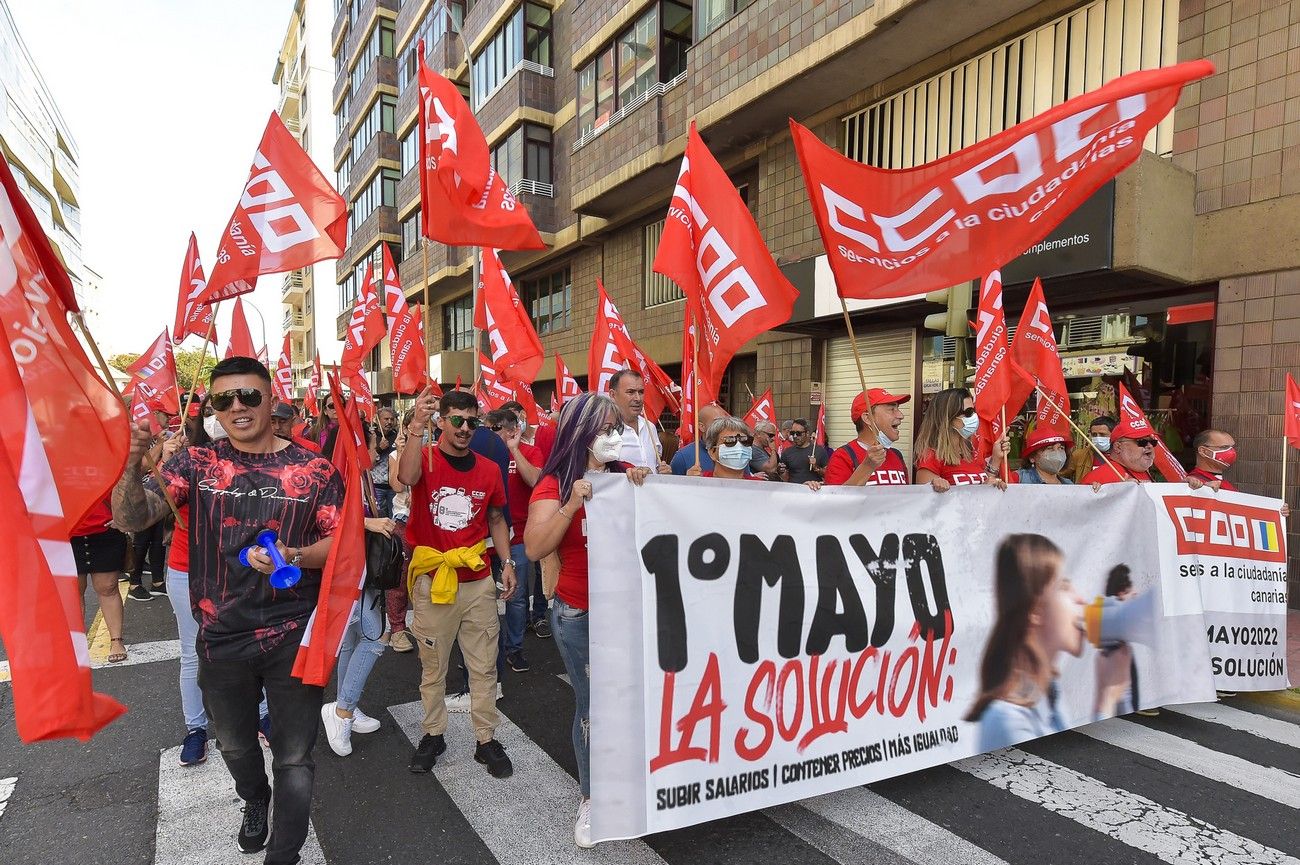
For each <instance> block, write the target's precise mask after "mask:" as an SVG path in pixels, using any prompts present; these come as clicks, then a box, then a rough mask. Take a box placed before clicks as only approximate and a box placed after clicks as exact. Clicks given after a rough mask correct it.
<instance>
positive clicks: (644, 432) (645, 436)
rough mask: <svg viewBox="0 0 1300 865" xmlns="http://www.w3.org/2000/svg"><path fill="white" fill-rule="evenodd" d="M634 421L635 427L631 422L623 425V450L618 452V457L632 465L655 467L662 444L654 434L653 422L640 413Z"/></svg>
mask: <svg viewBox="0 0 1300 865" xmlns="http://www.w3.org/2000/svg"><path fill="white" fill-rule="evenodd" d="M636 423H637V425H636V426H635V427H633V426H632V425H631V424H624V425H623V450H621V451H620V452H619V455H618V458H619V459H620V460H622V461H623V462H625V463H628V464H630V465H633V466H646V467H647V468H651V469H656V468H658V467H659V454H660V452H661V449H662V447H663V446H662V445H661V444H660V443H659V436H657V435H655V427H654V424H652V423H650V421H648V420H646V419H645V418H643V417H641V416H640V415H638V416H637V419H636Z"/></svg>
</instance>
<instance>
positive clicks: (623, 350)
mask: <svg viewBox="0 0 1300 865" xmlns="http://www.w3.org/2000/svg"><path fill="white" fill-rule="evenodd" d="M596 287H597V289H598V291H599V295H598V297H599V299H598V302H597V306H596V326H595V328H594V329H593V330H592V332H591V348H590V349H589V350H588V353H587V388H588V389H589V390H592V391H594V392H595V393H605V392H606V391H608V390H609V380H610V378H612V377H613V375H614V373H616V372H618V371H619V370H620V369H625V368H626V369H634V370H636V371H637V372H639V373H641V376H642V377H643V378H644V379H645V409H644V411H645V416H646V417H647V418H648V419H649V420H650V421H651V422H654V421H656V420H658V418H659V415H661V414H662V413H663V411H664V409H665V408H671V409H672V410H673V411H674V412H676V411H679V410H680V406H679V404H678V401H677V397H676V396H674V395H673V380H672V379H671V378H669V377H668V374H667V373H666V372H664V371H663V370H662V369H661V368H660V367H659V365H658V364H657V363H655V362H654V361H653V360H651V359H650V358H648V357H646V356H645V353H644V352H642V351H641V349H640V348H639V347H638V346H637V344H636V342H635V341H633V339H632V335H631V334H629V333H628V331H627V326H626V325H625V324H624V323H623V316H622V315H620V314H619V311H618V307H616V306H615V305H614V303H613V301H611V300H610V299H609V295H608V294H606V292H605V285H604V283H603V282H601V281H600V280H599V279H597V280H596Z"/></svg>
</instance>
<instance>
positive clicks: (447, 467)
mask: <svg viewBox="0 0 1300 865" xmlns="http://www.w3.org/2000/svg"><path fill="white" fill-rule="evenodd" d="M433 410H434V397H433V392H432V390H431V389H429V388H425V390H424V391H423V392H422V393H421V394H420V396H419V397H418V398H417V399H416V402H415V416H414V417H413V418H412V421H411V425H410V426H409V427H407V434H408V435H410V436H411V437H412V438H413V439H415V440H418V439H419V437H421V436H423V435H424V431H425V426H426V425H427V424H428V423H429V420H430V419H431V418H432V417H433ZM438 411H439V414H440V415H441V417H440V419H439V421H438V427H439V429H440V430H441V431H442V436H441V437H440V438H439V439H438V444H437V445H436V446H427V447H425V448H415V447H410V446H409V445H408V446H407V447H406V448H405V449H404V450H403V451H402V457H401V459H400V460H399V461H398V464H397V478H398V480H399V481H400V482H401V483H403V484H405V485H406V486H408V487H410V488H411V515H410V518H409V519H408V521H407V523H406V541H407V545H408V546H410V547H411V548H412V551H411V568H410V573H411V575H412V579H411V580H410V582H409V583H408V586H409V589H410V595H411V608H412V610H413V611H414V618H413V620H412V622H411V634H412V635H413V636H414V637H415V644H416V646H417V647H418V648H419V650H420V666H421V668H422V669H423V676H422V677H421V679H420V699H421V700H422V701H423V702H424V720H423V722H422V724H421V726H422V727H423V728H424V737H423V738H422V739H421V740H420V743H419V745H417V746H416V749H415V753H414V754H413V755H412V757H411V763H410V766H409V768H410V770H411V771H412V772H417V773H426V772H428V771H429V770H430V769H432V768H433V766H434V764H435V763H437V761H438V755H439V754H441V753H442V752H443V751H445V750H447V746H446V743H445V741H444V740H443V734H444V733H446V731H447V706H446V703H445V697H446V691H447V662H448V659H449V658H450V656H451V645H452V643H453V642H457V641H458V642H459V643H460V651H461V654H462V655H463V656H464V658H465V666H466V667H467V668H468V669H469V693H470V720H471V722H472V723H473V725H474V735H475V738H476V739H477V740H478V745H477V747H476V748H475V750H474V759H475V760H476V761H478V762H479V763H483V764H484V765H486V766H487V768H488V772H489V773H491V774H492V776H493V777H496V778H508V777H510V775H512V774H513V773H514V767H513V766H512V765H511V763H510V758H509V757H507V756H506V752H505V748H503V747H502V746H501V743H500V742H498V741H497V740H496V738H495V733H496V725H497V721H498V717H497V709H496V694H497V672H496V671H497V639H498V636H499V632H500V623H499V622H498V620H497V593H496V582H495V581H494V580H492V579H491V578H490V577H491V571H490V569H489V568H488V556H487V538H488V536H489V534H490V535H491V537H492V544H493V546H494V547H495V548H496V549H498V550H507V549H509V548H510V525H509V523H508V522H507V521H506V515H505V506H506V491H505V485H504V484H503V483H502V480H501V470H500V468H499V467H498V466H497V464H496V463H495V462H493V461H492V460H490V459H487V458H486V457H483V456H480V455H479V454H476V453H474V452H473V451H471V450H470V449H469V442H470V439H471V438H472V437H473V433H474V430H475V429H477V428H478V427H479V424H480V421H479V416H478V401H477V400H476V399H475V398H474V396H473V395H472V394H470V393H467V392H466V391H460V390H455V391H450V392H449V393H447V394H446V395H445V396H443V398H442V401H441V403H440V404H439V405H438ZM453 575H454V578H455V579H454V581H453V580H452V579H451V578H452V576H453ZM435 579H436V588H437V591H435ZM501 582H502V586H503V587H504V590H505V595H506V597H511V596H512V595H513V594H514V590H515V583H516V575H515V564H514V562H513V561H507V562H504V564H503V567H502V574H501ZM447 583H450V585H447ZM452 587H454V588H455V591H454V593H453V592H451V591H450V589H451V588H452Z"/></svg>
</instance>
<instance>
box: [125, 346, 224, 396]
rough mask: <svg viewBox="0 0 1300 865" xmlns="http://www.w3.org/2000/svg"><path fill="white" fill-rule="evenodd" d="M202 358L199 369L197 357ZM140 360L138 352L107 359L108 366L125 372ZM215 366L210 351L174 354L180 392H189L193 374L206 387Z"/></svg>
mask: <svg viewBox="0 0 1300 865" xmlns="http://www.w3.org/2000/svg"><path fill="white" fill-rule="evenodd" d="M200 355H202V357H203V367H202V369H199V357H200ZM139 358H140V353H139V352H127V353H125V354H115V355H113V356H112V357H110V358H109V359H108V363H109V365H110V366H112V367H114V368H115V369H120V370H122V371H123V372H126V370H127V368H128V367H129V366H131V364H133V363H135V362H136V361H137V360H138V359H139ZM216 365H217V358H216V357H214V356H213V354H212V352H211V351H207V352H200V351H199V350H198V349H185V350H182V351H178V352H176V378H177V379H178V380H179V384H180V388H181V390H183V391H185V392H186V393H188V392H189V390H190V387H191V386H192V385H193V382H194V373H195V371H196V370H198V372H199V384H202V385H206V384H207V383H208V376H209V375H210V374H211V373H212V368H213V367H214V366H216Z"/></svg>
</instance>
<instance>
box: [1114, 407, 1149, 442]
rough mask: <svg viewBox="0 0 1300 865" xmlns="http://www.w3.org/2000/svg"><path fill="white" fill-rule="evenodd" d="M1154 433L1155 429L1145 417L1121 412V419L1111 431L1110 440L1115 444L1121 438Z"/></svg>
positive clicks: (1145, 435)
mask: <svg viewBox="0 0 1300 865" xmlns="http://www.w3.org/2000/svg"><path fill="white" fill-rule="evenodd" d="M1154 435H1155V431H1154V430H1152V429H1151V424H1149V423H1147V422H1146V420H1145V419H1143V418H1135V417H1130V416H1127V415H1125V414H1124V413H1123V412H1120V421H1119V423H1117V424H1116V425H1115V428H1114V429H1113V430H1111V431H1110V440H1111V443H1112V444H1113V443H1115V442H1117V441H1119V440H1120V439H1142V438H1147V437H1148V436H1154Z"/></svg>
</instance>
